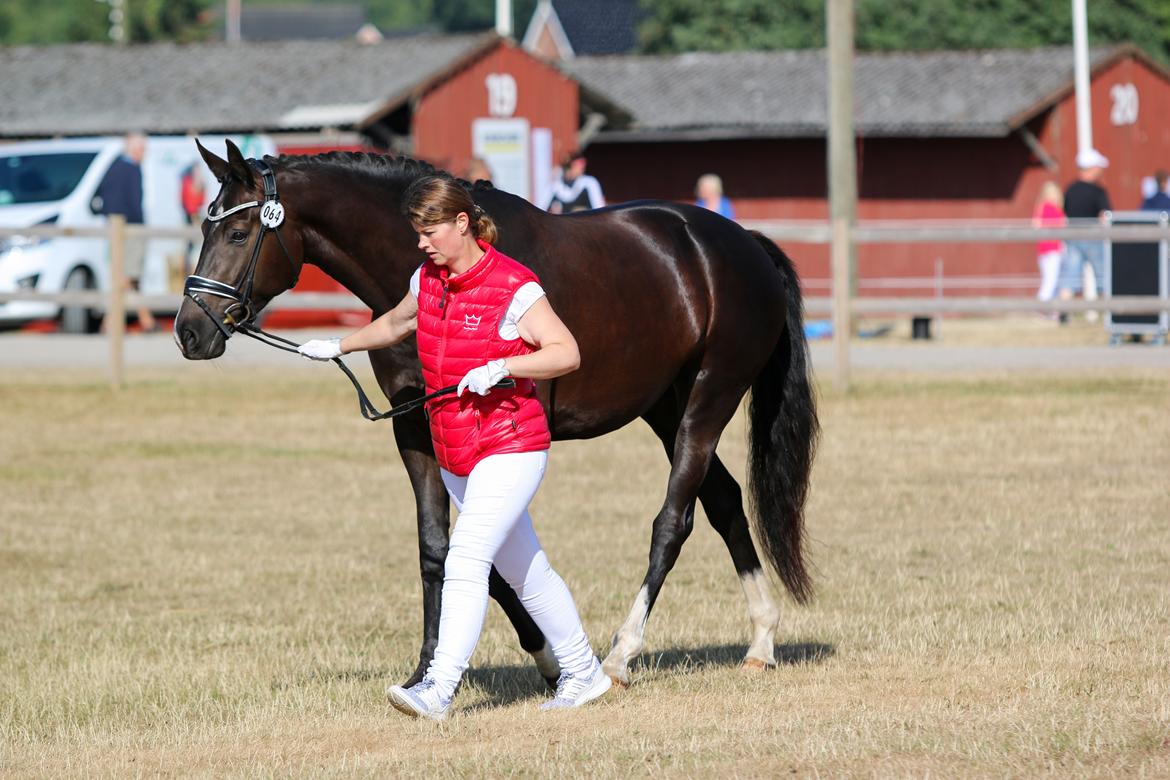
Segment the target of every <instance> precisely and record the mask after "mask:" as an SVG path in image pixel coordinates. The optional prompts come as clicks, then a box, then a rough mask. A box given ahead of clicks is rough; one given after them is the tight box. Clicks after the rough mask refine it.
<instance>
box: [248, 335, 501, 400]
mask: <svg viewBox="0 0 1170 780" xmlns="http://www.w3.org/2000/svg"><path fill="white" fill-rule="evenodd" d="M236 330H237V332H239V333H243V334H244V335H245V336H250V337H251V338H254V339H256V340H257V341H259V342H260V343H261V344H267V345H268V346H270V347H276V348H277V349H281V350H284V351H285V352H295V353H297V354H298V355H299V354H300V353H299V352H297V347H299V346H300V345H299V344H297V343H296V342H295V341H290V340H289V339H286V338H283V337H281V336H277V335H276V334H275V333H269V332H268V331H265V330H261V329H260V328H257V327H256V326H254V325H252V324H251V323H248V322H242V323H240V324H239V325H238V326H237V328H236ZM331 360H332V362H334V363H336V364H337V367H338V368H340V369H341V371H342V373H344V374H345V375H346V376H347V377H349V381H350V382H352V383H353V389H354V390H356V391H357V396H358V408H359V409H361V413H362V417H365V418H366V419H367V420H369V421H370V422H376V421H378V420H385V419H388V418H391V417H398V416H399V415H403V414H406V413H408V412H413V411H414V410H415V409H417V408H419V407H420V406H422V405H423V404H425V403H426V402H427V401H430V400H432V399H435V398H438V397H439V396H441V395H447V394H448V393H454V392H455V391H456V390H458V389H459V385H448V386H447V387H443V388H440V389H438V390H436V391H435V392H433V393H427V394H426V395H424V396H422V397H421V398H415V399H414V400H412V401H407V402H406V403H404V404H402V405H401V406H395V407H394V408H393V409H391V410H389V411H387V412H379V411H378V410H377V409H375V408H374V405H373V404H372V403H370V399H369V397H368V396H367V395H366V391H365V390H362V386H361V383H359V382H358V380H357V377H356V376H354V375H353V372H352V371H350V370H349V366H347V365H345V363H344V362H342V360H341V358H339V357H335V358H331ZM515 386H516V380H515V379H512V378H511V377H505V378H504V379H501V380H500V381H499V382H497V383H496V384H495V385H493V388H500V389H504V388H509V387H515Z"/></svg>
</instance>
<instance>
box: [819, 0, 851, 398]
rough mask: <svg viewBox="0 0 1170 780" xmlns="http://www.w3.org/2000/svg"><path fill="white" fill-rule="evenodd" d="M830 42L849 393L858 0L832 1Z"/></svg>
mask: <svg viewBox="0 0 1170 780" xmlns="http://www.w3.org/2000/svg"><path fill="white" fill-rule="evenodd" d="M826 6H827V9H826V19H825V23H826V28H827V30H828V44H829V56H828V59H829V138H828V150H829V222H830V230H831V235H832V242H831V248H830V261H831V265H832V269H833V346H834V349H833V352H834V354H835V355H836V364H837V367H836V372H835V373H834V375H833V384H834V385H835V386H836V388H837V389H838V390H839V391H846V390H848V389H849V338H850V335H851V334H852V332H853V321H852V311H851V308H852V305H853V300H852V299H853V276H854V268H855V266H856V259H855V257H856V249H855V246H854V242H853V225H854V221H855V219H856V216H857V164H856V150H855V148H854V137H853V0H827V2H826Z"/></svg>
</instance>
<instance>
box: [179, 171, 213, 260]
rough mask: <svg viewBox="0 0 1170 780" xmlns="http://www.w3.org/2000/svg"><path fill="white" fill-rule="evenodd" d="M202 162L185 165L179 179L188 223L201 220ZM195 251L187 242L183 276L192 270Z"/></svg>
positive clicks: (204, 193) (204, 194) (193, 244)
mask: <svg viewBox="0 0 1170 780" xmlns="http://www.w3.org/2000/svg"><path fill="white" fill-rule="evenodd" d="M202 164H203V163H200V162H193V163H191V164H190V165H188V166H187V168H186V169H185V170H184V171H183V173H182V175H181V177H180V179H179V203H180V204H181V205H182V207H183V216H184V217H186V218H187V224H188V225H198V224H200V223H202V222H203V204H204V202H205V201H206V200H207V191H206V190H205V189H204V185H203V171H202V170H201V168H200V166H201V165H202ZM194 253H195V242H194V241H189V242H187V253H186V255H185V257H184V267H183V276H188V275H189V274H191V273H193V272H194V268H195V264H194V263H193V262H192V256H193V255H194Z"/></svg>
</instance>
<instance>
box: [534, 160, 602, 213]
mask: <svg viewBox="0 0 1170 780" xmlns="http://www.w3.org/2000/svg"><path fill="white" fill-rule="evenodd" d="M585 165H586V160H585V155H584V154H582V153H581V152H571V153H570V154H569V155H568V156H567V157H566V158H565V162H564V164H563V165H562V166H561V175H560V176H558V177H557V180H556V181H555V182H553V186H552V199H551V200H550V201H549V202H548V207H547V208H546V209H545V210H546V211H550V212H552V213H553V214H571V213H572V212H574V211H587V210H589V209H599V208H601V207H602V206H604V205H605V196H604V195H602V194H601V183H600V182H598V181H597V179H595V178H593V177H592V176H589V175H588V174H586V173H585Z"/></svg>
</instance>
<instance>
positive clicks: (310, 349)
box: [297, 339, 341, 360]
mask: <svg viewBox="0 0 1170 780" xmlns="http://www.w3.org/2000/svg"><path fill="white" fill-rule="evenodd" d="M297 352H300V353H301V355H302V356H303V357H307V358H308V359H309V360H332V359H333V358H335V357H341V339H312V340H311V341H306V342H305V343H304V344H301V345H300V346H299V347H297Z"/></svg>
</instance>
